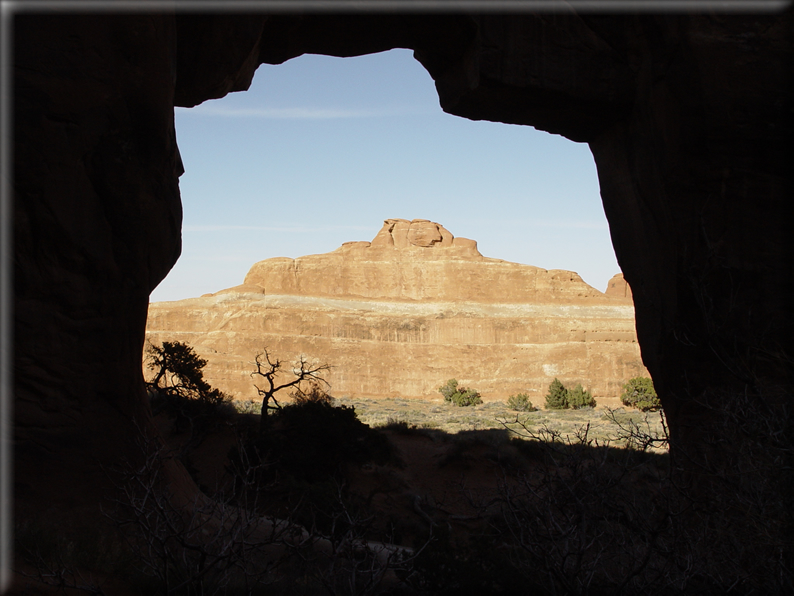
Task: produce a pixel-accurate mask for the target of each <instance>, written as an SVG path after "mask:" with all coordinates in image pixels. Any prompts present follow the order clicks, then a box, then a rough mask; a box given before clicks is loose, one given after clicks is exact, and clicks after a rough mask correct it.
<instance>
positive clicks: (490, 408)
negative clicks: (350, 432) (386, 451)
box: [337, 397, 664, 446]
mask: <svg viewBox="0 0 794 596" xmlns="http://www.w3.org/2000/svg"><path fill="white" fill-rule="evenodd" d="M337 403H339V404H341V405H346V406H354V407H355V408H356V413H357V414H358V417H359V419H360V420H361V421H362V422H364V423H366V424H369V425H370V426H384V425H387V424H390V423H395V422H404V423H406V424H407V425H408V426H416V427H417V428H432V429H438V430H442V431H444V432H447V433H452V434H454V433H459V432H461V431H471V430H487V429H493V428H498V429H501V428H505V427H507V428H510V429H513V430H517V431H521V433H520V434H521V435H522V436H523V435H526V432H525V430H526V429H529V430H531V431H533V432H535V433H537V434H539V435H540V434H544V433H547V432H551V433H553V434H558V435H559V436H561V437H563V438H565V437H566V436H570V437H574V436H576V435H577V433H578V432H579V431H580V429H581V428H582V427H584V426H586V425H588V423H589V425H590V426H589V436H590V438H591V439H593V440H596V441H598V442H600V443H604V442H607V441H609V442H610V443H611V444H612V445H613V446H619V445H624V444H625V443H626V438H625V437H626V434H627V432H626V431H628V430H629V429H630V428H631V427H634V428H636V427H639V428H640V429H641V430H644V431H646V432H647V434H650V435H652V436H663V435H664V428H663V425H662V421H661V417H660V415H659V413H655V412H651V413H643V412H640V411H639V410H634V409H631V408H618V409H615V410H610V409H607V408H584V409H581V410H545V409H538V410H537V411H535V412H516V411H514V410H511V409H509V408H508V407H507V404H506V403H505V402H486V403H484V404H481V405H478V406H468V407H458V406H455V405H452V404H450V403H447V402H445V401H444V400H443V399H442V398H439V399H435V400H418V399H401V398H383V399H370V398H367V399H363V398H362V399H352V398H344V397H343V398H337ZM610 412H611V414H610Z"/></svg>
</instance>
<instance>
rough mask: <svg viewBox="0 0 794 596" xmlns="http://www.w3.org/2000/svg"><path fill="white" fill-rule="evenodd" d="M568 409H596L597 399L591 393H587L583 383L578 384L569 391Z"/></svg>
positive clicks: (567, 395)
mask: <svg viewBox="0 0 794 596" xmlns="http://www.w3.org/2000/svg"><path fill="white" fill-rule="evenodd" d="M566 397H567V402H568V407H569V408H573V409H574V410H579V409H581V408H594V407H595V405H596V401H595V399H593V396H592V395H591V394H590V392H589V391H585V390H584V388H583V387H582V384H581V383H577V385H576V387H574V388H573V389H569V390H568V392H567V394H566Z"/></svg>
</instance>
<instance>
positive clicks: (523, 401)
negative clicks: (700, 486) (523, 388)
mask: <svg viewBox="0 0 794 596" xmlns="http://www.w3.org/2000/svg"><path fill="white" fill-rule="evenodd" d="M507 407H508V408H510V409H511V410H515V411H516V412H534V411H536V410H537V408H536V407H535V406H533V405H532V402H531V401H529V395H527V394H526V393H518V394H516V395H511V396H510V397H508V398H507Z"/></svg>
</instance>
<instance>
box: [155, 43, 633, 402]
mask: <svg viewBox="0 0 794 596" xmlns="http://www.w3.org/2000/svg"><path fill="white" fill-rule="evenodd" d="M412 54H413V53H412V52H411V51H410V50H392V51H390V52H389V53H380V54H373V55H367V56H362V57H356V58H353V57H351V58H344V59H343V58H336V57H329V56H302V57H299V58H295V59H293V60H290V61H288V62H287V63H285V64H284V65H277V66H268V65H262V66H260V67H259V69H258V71H257V75H256V76H255V77H254V79H253V81H252V84H251V86H250V88H249V89H248V90H247V91H245V92H244V93H238V94H231V95H229V96H227V97H225V98H223V99H221V100H218V101H211V102H206V103H204V104H202V105H201V106H198V107H195V108H189V109H181V110H179V109H178V111H177V118H176V128H177V136H178V138H179V140H180V152H181V156H182V161H183V163H184V165H185V169H186V172H185V174H183V175H182V177H181V178H180V189H181V194H182V200H183V205H184V210H185V219H184V222H183V236H182V238H183V251H182V256H181V258H180V261H178V262H177V264H176V265H175V267H174V269H173V270H172V272H171V273H170V274H169V276H168V277H166V279H165V280H164V281H163V282H162V283H161V285H160V286H159V287H158V289H156V290H155V292H154V293H153V295H152V301H153V302H159V300H162V299H165V300H174V299H177V298H192V299H194V300H192V301H191V302H189V303H188V302H185V303H181V302H180V303H179V304H170V303H163V304H153V305H152V306H151V307H150V310H149V322H148V326H147V333H148V335H149V337H150V338H152V339H153V340H155V341H173V340H175V339H180V340H183V341H189V342H191V343H192V345H193V346H194V347H195V348H196V349H198V350H199V351H200V352H201V353H202V356H203V357H204V358H206V359H207V360H208V368H207V371H208V378H209V379H210V380H211V381H212V382H213V384H214V385H216V386H218V387H219V388H220V389H222V390H223V391H226V392H229V393H230V394H232V395H234V397H235V398H236V399H238V400H247V399H253V398H255V397H256V391H255V388H254V387H253V385H252V383H251V379H250V376H249V373H250V370H249V369H250V367H251V366H252V365H251V362H252V361H253V356H254V354H255V353H256V351H257V350H261V349H262V347H263V345H267V346H268V347H269V348H270V349H271V350H274V351H275V353H277V354H280V355H282V356H283V357H297V354H298V353H306V354H310V355H311V356H312V357H317V358H319V359H320V360H321V361H324V362H329V363H333V364H334V369H333V370H332V371H331V373H330V374H329V380H330V381H331V383H332V387H333V392H334V394H335V395H336V396H337V397H349V398H360V397H372V398H385V397H399V398H423V399H425V400H428V399H430V400H432V399H434V398H438V397H439V395H438V392H437V388H438V387H439V386H440V385H441V384H443V383H444V382H445V381H446V380H447V379H448V378H452V377H457V378H460V379H461V380H462V381H463V382H466V383H469V384H472V385H475V386H477V387H478V388H479V389H480V390H481V391H482V392H483V396H484V398H485V399H486V400H488V401H498V402H504V400H505V399H507V397H508V396H509V395H512V394H516V393H521V392H528V393H529V395H530V396H531V397H532V399H533V400H534V403H535V404H538V405H540V404H542V403H543V398H544V395H545V392H546V390H547V389H548V386H549V383H550V382H551V381H552V380H553V378H554V377H555V376H560V378H562V379H563V381H565V382H566V383H569V384H571V386H574V385H576V384H577V383H582V384H583V385H584V386H585V387H586V388H588V389H589V390H591V391H592V392H594V394H595V395H596V397H597V398H598V400H600V401H599V403H600V404H601V405H602V406H603V405H607V404H609V405H612V406H615V407H616V406H619V405H620V402H619V400H618V396H619V394H620V392H621V386H622V384H623V383H624V382H626V381H627V380H628V379H629V378H633V377H636V376H640V375H645V374H647V371H645V369H644V367H643V365H642V362H641V358H640V354H639V348H638V346H637V343H636V336H635V333H634V321H633V310H632V308H631V302H630V300H629V301H627V300H613V299H611V298H610V297H611V296H612V295H611V294H610V297H605V296H602V295H601V293H602V292H604V291H605V290H606V289H607V283H608V282H609V281H610V279H611V278H612V277H613V276H614V275H615V273H616V272H617V271H618V265H617V263H616V261H615V258H614V252H613V250H612V247H611V242H610V239H609V233H608V225H607V222H606V218H605V216H604V214H603V209H602V207H601V200H600V196H599V190H598V181H597V177H596V172H595V164H594V163H593V161H592V156H591V155H590V152H589V149H588V147H587V146H586V145H585V144H581V143H580V144H576V143H572V142H571V141H568V140H567V139H564V138H562V137H559V136H553V135H549V134H548V133H545V132H541V131H537V130H535V129H533V128H531V127H528V126H516V125H508V124H502V123H492V122H473V121H470V120H467V119H464V118H459V117H457V116H451V115H449V114H445V113H443V112H442V111H441V109H440V108H439V107H438V96H437V94H436V91H435V87H434V85H433V81H432V79H431V78H430V77H429V75H428V74H427V72H426V71H425V69H424V68H423V67H422V66H421V64H419V63H418V62H417V61H416V60H415V59H414V58H413V55H412ZM387 217H389V218H391V217H403V218H404V217H407V218H408V220H409V221H404V222H397V223H396V224H395V225H396V226H397V228H398V230H397V231H393V230H392V231H391V232H390V233H389V234H385V236H384V238H387V237H388V239H390V246H396V247H400V246H402V245H403V244H404V242H405V240H406V238H403V236H404V234H405V230H402V232H399V229H401V226H403V227H405V226H410V230H414V229H416V230H419V226H420V222H418V221H417V222H414V223H413V224H411V223H410V219H412V218H430V219H431V220H432V221H434V222H435V221H437V222H441V224H442V226H444V227H441V228H439V229H442V230H443V233H444V234H446V235H448V236H449V237H450V238H449V242H446V241H441V243H440V244H439V245H438V247H436V248H435V250H431V248H432V246H431V244H427V245H426V246H424V245H422V243H421V242H417V243H412V241H411V240H410V233H411V232H410V230H409V232H408V237H407V238H408V244H409V245H411V246H413V245H415V246H414V248H416V247H417V246H423V249H421V250H418V251H417V250H414V252H411V250H410V247H408V250H405V251H402V252H401V251H396V252H395V251H389V250H385V251H384V250H382V248H381V249H377V250H376V248H375V246H376V244H377V243H378V242H377V240H378V239H380V237H381V235H383V234H384V232H383V231H380V232H379V230H380V228H381V224H382V221H383V220H384V218H387ZM435 225H436V224H428V226H430V227H432V226H435ZM406 229H408V228H407V227H406ZM428 229H430V228H429V227H428ZM416 230H414V231H416ZM448 230H449V231H448ZM450 232H452V234H450ZM401 233H402V234H403V235H400V234H401ZM376 234H377V238H376ZM453 234H454V242H455V243H458V244H460V243H462V242H469V243H471V244H472V250H471V251H470V254H468V253H466V254H464V252H461V250H462V249H461V250H457V249H450V250H441V248H443V247H446V245H447V244H449V243H451V242H453V240H452V238H453ZM465 236H468V237H470V238H472V239H473V241H472V240H466V238H463V237H465ZM439 238H440V236H439ZM373 239H375V240H373ZM370 240H373V246H372V250H364V249H363V247H360V246H359V247H358V248H361V250H352V251H351V250H347V251H345V252H344V254H342V253H340V252H339V250H336V249H338V248H339V247H341V246H342V244H343V243H349V242H350V241H360V244H362V245H369V241H370ZM381 244H383V242H381ZM450 245H451V244H450ZM384 246H385V245H384ZM406 246H407V245H406ZM348 248H350V247H349V246H348ZM478 249H479V252H478ZM340 250H341V249H340ZM332 251H334V252H333V253H332ZM456 251H457V252H456ZM324 253H329V254H325V255H324ZM414 253H415V254H414ZM306 255H316V256H306ZM323 255H324V256H323ZM275 257H289V258H285V259H274V258H275ZM298 257H299V259H298V260H297V261H291V260H290V259H294V258H298ZM265 258H267V259H273V262H272V263H269V264H266V263H262V264H259V265H257V267H259V269H258V270H256V271H255V268H252V267H253V266H254V263H255V262H257V261H260V260H262V259H265ZM500 260H502V261H507V262H499V261H500ZM249 269H250V272H249ZM287 269H289V271H287ZM549 270H552V271H549ZM555 270H558V271H555ZM577 273H578V274H579V275H580V276H581V278H580V277H579V276H577ZM582 278H583V279H584V280H585V281H584V282H583V281H582ZM244 280H245V284H244ZM587 281H589V282H590V284H591V285H592V286H595V288H593V287H588V285H587V284H586V282H587ZM191 284H192V285H193V287H194V288H196V289H195V290H193V291H192V292H186V291H185V288H187V287H190V285H191ZM180 286H181V287H180ZM235 288H236V290H235ZM169 292H170V294H169ZM180 292H181V293H180ZM216 292H217V293H218V296H210V295H209V294H214V293H216ZM235 293H243V294H245V293H247V294H248V295H247V296H239V297H237V298H232V294H235ZM221 295H223V298H222V301H220V300H221V298H220V296H221ZM200 296H201V298H199V297H200ZM282 296H284V297H289V301H290V302H289V304H282V303H281V302H279V300H282V302H283V300H285V299H286V298H282ZM327 299H330V300H331V301H332V302H333V306H330V305H329V304H330V303H327V302H319V301H324V300H327ZM296 301H298V302H296ZM362 301H363V302H362ZM406 301H407V302H410V303H412V304H414V306H412V307H411V308H407V307H401V304H403V306H404V303H405V302H406ZM293 303H294V304H293ZM362 305H366V308H364V306H362ZM362 308H364V310H361V309H362ZM406 308H407V309H406ZM467 308H468V310H466V309H467ZM328 309H331V310H333V311H334V314H333V315H329V314H328V313H327V312H326V311H328ZM365 310H366V312H364V311H365ZM252 311H257V313H258V314H253V312H252ZM199 313H204V314H203V315H200V314H199ZM257 317H258V318H257ZM202 326H203V327H202ZM409 327H410V329H411V331H410V332H409V331H407V329H408V328H409ZM257 342H258V343H257ZM505 363H509V365H506V364H505ZM548 371H555V373H554V374H553V375H551V376H549V374H548Z"/></svg>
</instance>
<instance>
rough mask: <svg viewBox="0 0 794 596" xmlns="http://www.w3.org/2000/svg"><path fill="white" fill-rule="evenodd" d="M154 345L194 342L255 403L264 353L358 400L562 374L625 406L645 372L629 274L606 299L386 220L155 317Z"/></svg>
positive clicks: (504, 392)
mask: <svg viewBox="0 0 794 596" xmlns="http://www.w3.org/2000/svg"><path fill="white" fill-rule="evenodd" d="M147 337H148V338H149V340H150V341H153V342H161V341H164V340H169V341H174V340H179V341H185V342H188V343H190V344H191V345H193V346H194V347H195V349H196V351H197V352H198V353H199V354H201V355H202V357H204V358H206V359H207V360H208V365H207V369H206V372H207V374H206V376H207V378H208V379H209V380H210V382H211V383H212V384H213V385H215V386H217V387H219V388H221V389H223V390H224V391H227V392H229V393H231V394H232V395H234V397H235V398H238V399H248V398H255V397H256V390H255V389H254V387H253V381H252V379H251V377H250V372H251V370H253V365H252V362H253V359H254V356H255V354H256V353H257V352H261V351H262V349H263V348H265V347H267V348H268V350H269V351H270V352H271V353H273V354H275V355H276V356H277V357H279V358H282V359H284V360H291V359H294V358H297V357H298V356H299V355H300V354H304V355H306V356H307V357H309V358H312V359H316V360H319V361H323V362H328V363H330V364H332V365H333V366H334V368H333V369H332V371H331V373H330V374H329V376H328V380H329V381H330V382H331V385H332V391H333V393H334V394H335V395H339V396H352V397H366V396H373V397H384V396H394V397H431V396H432V397H437V396H438V393H437V392H436V389H437V387H438V386H439V385H441V384H442V383H443V382H444V381H446V380H447V379H449V378H452V377H455V378H457V379H459V380H460V381H461V382H463V383H466V384H471V385H472V386H474V387H476V388H478V389H480V391H482V393H483V397H484V398H485V399H505V398H506V397H507V396H508V395H510V394H512V393H517V392H527V393H529V394H530V395H531V396H532V398H533V400H534V401H535V403H542V401H543V395H545V392H546V389H547V388H548V384H549V383H550V382H551V380H552V379H553V378H554V377H559V378H560V379H561V380H562V381H563V382H564V383H577V382H581V383H582V384H583V385H584V386H585V387H588V388H591V390H592V391H593V392H594V394H595V395H596V396H600V397H614V396H617V395H618V394H619V392H620V386H621V384H622V383H623V382H625V380H626V379H628V378H630V377H633V376H637V375H639V374H647V373H646V372H645V369H644V367H643V365H642V362H641V359H640V353H639V347H638V344H637V339H636V335H635V331H634V309H633V305H632V303H631V295H630V292H629V291H628V286H627V284H626V283H625V281H623V279H622V276H615V278H613V280H611V281H610V288H609V290H608V293H607V294H603V293H601V292H599V291H598V290H596V289H595V288H593V287H591V286H589V285H588V284H586V283H585V282H584V281H583V280H582V279H581V278H580V277H579V276H578V275H577V274H576V273H573V272H570V271H560V270H552V271H547V270H545V269H540V268H538V267H532V266H529V265H520V264H518V263H510V262H507V261H502V260H499V259H490V258H487V257H484V256H482V255H481V254H480V253H479V251H478V250H477V244H476V242H475V241H473V240H468V239H466V238H455V237H454V236H453V235H452V234H451V233H450V232H449V231H447V230H446V229H445V228H444V227H443V226H441V225H439V224H436V223H433V222H430V221H427V220H413V221H408V220H404V219H389V220H386V221H385V222H384V226H383V229H382V230H381V231H380V232H379V233H378V235H377V236H376V237H375V239H374V240H373V241H372V242H349V243H345V244H343V245H342V246H341V247H340V248H338V249H337V250H335V251H333V252H330V253H326V254H321V255H311V256H306V257H301V258H298V259H289V258H274V259H267V260H264V261H260V262H259V263H256V264H255V265H253V267H251V270H250V271H249V273H248V275H247V276H246V278H245V281H244V283H243V284H242V285H240V286H237V287H234V288H230V289H227V290H222V291H220V292H217V293H216V294H209V295H205V296H202V297H200V298H192V299H187V300H180V301H175V302H160V303H153V304H151V305H150V307H149V319H148V325H147Z"/></svg>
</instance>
